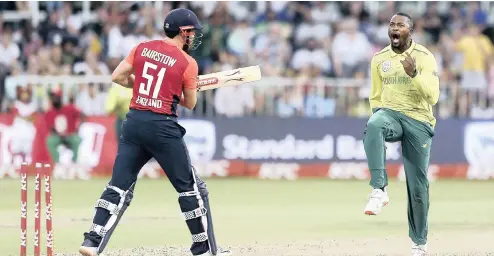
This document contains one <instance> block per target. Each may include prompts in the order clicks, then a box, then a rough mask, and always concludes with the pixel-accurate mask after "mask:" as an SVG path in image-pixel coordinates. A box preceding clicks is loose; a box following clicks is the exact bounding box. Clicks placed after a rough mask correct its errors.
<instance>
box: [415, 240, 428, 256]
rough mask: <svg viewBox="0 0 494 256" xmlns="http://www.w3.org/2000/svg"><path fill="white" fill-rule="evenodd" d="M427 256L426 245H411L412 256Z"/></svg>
mask: <svg viewBox="0 0 494 256" xmlns="http://www.w3.org/2000/svg"><path fill="white" fill-rule="evenodd" d="M426 255H427V244H422V245H418V244H416V243H413V244H412V256H426Z"/></svg>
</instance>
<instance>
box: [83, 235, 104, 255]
mask: <svg viewBox="0 0 494 256" xmlns="http://www.w3.org/2000/svg"><path fill="white" fill-rule="evenodd" d="M79 253H80V254H82V255H84V256H98V244H96V243H94V242H93V241H91V240H89V239H86V240H84V242H83V243H82V245H81V247H79ZM99 255H100V256H103V255H102V254H99Z"/></svg>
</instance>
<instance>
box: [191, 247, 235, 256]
mask: <svg viewBox="0 0 494 256" xmlns="http://www.w3.org/2000/svg"><path fill="white" fill-rule="evenodd" d="M231 255H233V253H232V251H230V250H225V249H223V248H220V247H218V252H216V256H231ZM198 256H214V255H213V254H212V253H211V252H206V253H203V254H200V255H198Z"/></svg>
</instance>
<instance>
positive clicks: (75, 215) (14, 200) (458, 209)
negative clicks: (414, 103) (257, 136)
mask: <svg viewBox="0 0 494 256" xmlns="http://www.w3.org/2000/svg"><path fill="white" fill-rule="evenodd" d="M107 181H108V180H107V179H94V180H91V181H80V180H73V181H67V180H54V181H52V187H53V192H52V197H53V219H54V222H53V226H54V241H55V245H54V247H55V252H56V253H57V254H56V255H77V254H75V253H76V252H77V249H78V247H79V245H80V243H81V242H82V238H83V236H82V233H83V232H85V231H87V229H88V228H89V227H90V224H91V219H92V217H93V213H94V208H93V205H94V203H95V201H96V199H98V198H99V196H100V194H101V192H102V191H103V189H104V186H105V184H106V182H107ZM206 182H207V183H208V188H209V191H210V200H211V204H212V207H213V208H212V213H213V216H214V219H215V229H216V233H217V239H218V240H219V242H220V243H221V245H223V246H225V247H232V248H233V249H234V250H235V251H236V254H235V255H258V256H263V255H273V256H274V255H277V256H278V255H311V256H315V255H333V254H338V255H342V254H346V255H364V254H366V255H376V253H378V254H384V255H388V254H389V255H410V241H409V239H408V225H407V215H406V210H407V209H406V207H407V205H406V187H405V183H403V182H398V181H392V182H391V184H390V186H389V194H390V199H391V201H390V204H389V205H388V206H386V207H385V208H384V209H383V212H382V213H381V214H380V215H379V216H365V215H364V214H363V208H364V206H365V202H366V201H365V199H366V196H367V194H368V193H369V192H370V191H371V188H370V187H369V186H368V185H367V183H368V181H351V180H347V181H334V180H333V181H331V180H323V179H300V180H297V181H269V180H257V179H246V178H221V179H219V178H216V179H206ZM29 185H30V186H29V190H28V252H29V253H30V254H32V253H33V243H32V241H33V240H32V236H33V226H34V219H33V214H34V212H33V208H34V207H33V205H34V201H33V200H34V189H33V186H32V185H33V179H32V178H30V179H29ZM43 196H44V195H43ZM0 201H1V203H0V255H1V256H7V255H19V243H20V230H19V226H20V181H19V180H11V179H6V180H0ZM43 206H44V205H43ZM42 212H43V214H42V218H41V220H42V228H43V229H42V231H43V232H42V233H41V234H42V241H44V239H45V236H44V235H45V232H44V231H45V230H44V207H43V208H42ZM429 220H430V222H429V230H430V233H429V247H430V251H431V252H435V253H438V254H441V253H450V252H451V253H455V252H457V251H458V252H464V253H469V252H472V253H474V252H478V253H481V254H479V255H487V254H489V253H494V245H493V244H494V182H493V181H457V180H447V181H436V182H434V183H431V208H430V217H429ZM489 237H490V238H491V239H490V240H489V239H488V238H489ZM190 241H191V238H190V235H189V233H188V230H187V228H186V225H185V222H184V220H183V219H182V216H181V215H180V208H179V206H178V197H177V193H176V192H175V191H174V190H173V188H172V187H171V185H170V184H169V182H168V180H166V179H160V180H149V179H143V180H139V181H138V183H137V186H136V190H135V197H134V200H133V201H132V203H131V206H130V208H129V209H128V210H127V211H126V212H125V215H124V217H123V218H122V221H121V223H120V225H119V226H118V227H117V229H116V231H115V233H114V235H113V237H112V239H111V241H110V244H109V245H108V247H107V249H106V251H107V252H108V254H107V255H174V256H175V255H189V254H187V248H188V246H190ZM461 242H466V243H467V245H461ZM448 244H451V245H448ZM42 246H44V243H42ZM470 247H472V248H470ZM133 248H140V249H141V250H143V252H139V253H136V252H134V253H132V249H133ZM143 248H144V249H143ZM147 248H149V249H147ZM163 248H164V249H163ZM42 250H43V252H44V251H45V250H46V248H45V247H42ZM118 250H123V251H121V252H118ZM112 252H113V253H112ZM167 253H168V254H167ZM482 253H483V254H482ZM444 255H453V254H444ZM465 255H466V254H465ZM472 255H473V254H472Z"/></svg>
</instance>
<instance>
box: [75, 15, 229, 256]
mask: <svg viewBox="0 0 494 256" xmlns="http://www.w3.org/2000/svg"><path fill="white" fill-rule="evenodd" d="M201 29H202V26H201V24H200V23H199V20H198V19H197V16H196V15H195V14H194V13H193V12H192V11H190V10H188V9H182V8H179V9H174V10H172V11H171V12H170V13H168V15H167V16H166V18H165V22H164V31H165V34H166V37H167V38H166V39H165V40H151V41H147V42H143V43H140V44H139V45H137V46H136V47H134V48H133V49H132V51H131V52H130V54H129V55H128V56H127V57H126V58H125V59H124V60H123V61H122V62H121V63H120V64H119V65H118V67H117V68H116V69H115V71H114V72H113V74H112V80H113V82H114V83H118V84H120V85H122V86H124V87H127V88H132V89H133V94H132V101H131V103H130V110H129V112H128V113H127V115H126V119H125V120H124V121H123V124H122V131H121V136H120V138H119V143H118V152H117V156H116V159H115V164H114V166H113V174H112V178H111V180H110V182H109V183H108V185H107V186H106V189H105V190H104V192H103V194H102V195H101V197H100V199H99V200H97V202H96V205H95V208H96V213H95V216H94V218H93V224H92V225H91V228H90V230H89V232H86V233H84V242H83V243H82V246H81V247H80V249H79V252H80V253H81V254H82V255H85V256H95V255H98V254H100V253H101V252H102V251H103V250H104V248H105V246H106V245H107V243H108V241H109V239H110V236H111V235H112V233H113V231H114V230H115V227H116V226H117V224H118V222H119V220H120V218H121V217H122V215H123V213H124V212H125V210H126V208H127V207H128V206H129V204H130V202H131V200H132V197H133V191H134V187H135V184H136V180H137V174H138V173H139V170H140V169H141V168H142V167H143V166H144V164H146V162H147V161H148V160H149V159H151V158H152V157H154V158H155V159H156V161H157V162H158V163H159V164H160V166H161V167H162V168H163V170H164V171H165V173H166V175H167V177H168V179H169V180H170V182H171V184H172V185H173V187H174V188H175V190H176V191H177V196H178V202H179V204H180V209H181V210H182V213H183V216H184V218H185V221H186V223H187V226H188V229H189V231H190V233H191V235H192V242H193V243H192V246H191V248H190V251H191V252H192V255H203V256H209V255H220V256H224V255H231V252H230V251H228V250H223V249H221V248H219V247H218V246H217V245H216V240H215V236H214V231H213V222H212V216H211V208H210V204H209V199H208V190H207V188H206V184H205V183H204V182H203V181H202V180H201V179H200V178H199V176H197V173H196V172H195V170H194V169H193V167H192V165H191V162H190V158H189V154H188V151H187V147H186V145H185V142H184V140H183V136H184V135H185V132H186V131H185V129H184V128H183V127H182V126H180V125H179V124H178V123H177V106H178V104H180V105H182V106H184V107H186V108H188V109H193V108H194V107H195V105H196V102H197V76H198V67H197V63H196V61H195V60H194V59H193V58H192V57H190V56H189V55H188V53H187V52H188V51H189V50H194V49H196V48H197V47H198V46H199V45H200V44H201V37H202V34H200V33H199V32H200V31H201ZM182 94H183V96H182Z"/></svg>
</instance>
